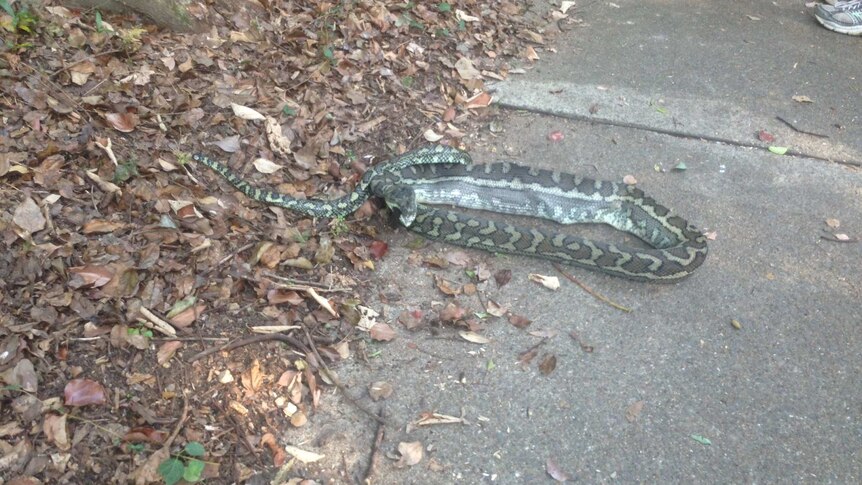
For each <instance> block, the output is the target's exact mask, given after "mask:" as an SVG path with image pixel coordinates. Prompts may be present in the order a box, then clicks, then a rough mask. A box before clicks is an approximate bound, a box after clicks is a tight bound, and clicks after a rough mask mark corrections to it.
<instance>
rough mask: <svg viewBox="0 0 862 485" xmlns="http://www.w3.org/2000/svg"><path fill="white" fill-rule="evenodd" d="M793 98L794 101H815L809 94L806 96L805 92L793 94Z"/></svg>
mask: <svg viewBox="0 0 862 485" xmlns="http://www.w3.org/2000/svg"><path fill="white" fill-rule="evenodd" d="M791 99H793V101H796V102H797V103H813V102H814V101H812V100H811V98H809V97H808V96H805V95H804V94H800V95H797V96H791Z"/></svg>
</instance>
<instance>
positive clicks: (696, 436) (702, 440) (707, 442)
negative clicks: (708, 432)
mask: <svg viewBox="0 0 862 485" xmlns="http://www.w3.org/2000/svg"><path fill="white" fill-rule="evenodd" d="M691 439H693V440H695V441H697V442H698V443H700V444H702V445H706V446H709V445H711V444H712V441H710V440H709V438H705V437H703V436H701V435H699V434H693V435H691Z"/></svg>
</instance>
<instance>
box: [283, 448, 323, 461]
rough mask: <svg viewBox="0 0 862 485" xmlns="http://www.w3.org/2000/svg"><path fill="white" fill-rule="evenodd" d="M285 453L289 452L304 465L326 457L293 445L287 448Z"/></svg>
mask: <svg viewBox="0 0 862 485" xmlns="http://www.w3.org/2000/svg"><path fill="white" fill-rule="evenodd" d="M284 451H286V452H288V453H289V454H290V455H291V456H293V457H294V458H296V459H297V460H299V461H301V462H303V463H314V462H316V461H319V460H322V459H323V458H325V457H326V455H321V454H319V453H314V452H313V451H306V450H303V449H301V448H297V447H296V446H291V445H287V446H285V447H284Z"/></svg>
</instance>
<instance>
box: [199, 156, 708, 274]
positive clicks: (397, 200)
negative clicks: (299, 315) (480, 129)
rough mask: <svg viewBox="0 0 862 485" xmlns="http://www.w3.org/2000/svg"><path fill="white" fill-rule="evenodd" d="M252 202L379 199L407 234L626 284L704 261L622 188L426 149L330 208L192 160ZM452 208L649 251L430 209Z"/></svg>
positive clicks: (314, 212)
mask: <svg viewBox="0 0 862 485" xmlns="http://www.w3.org/2000/svg"><path fill="white" fill-rule="evenodd" d="M194 159H195V160H197V161H198V162H200V163H203V164H204V165H206V166H207V167H209V168H211V169H213V170H215V171H216V172H218V173H219V174H221V175H222V176H224V177H225V178H226V179H228V181H230V182H231V183H232V184H233V185H234V186H235V187H237V188H238V189H239V190H240V191H242V192H243V193H245V194H246V195H247V196H249V197H250V198H252V199H255V200H258V201H261V202H264V203H267V204H276V205H280V206H283V207H287V208H290V209H292V210H295V211H297V212H301V213H304V214H308V215H311V216H315V217H339V216H342V217H343V216H345V215H347V214H349V213H351V212H353V211H354V210H355V209H356V208H358V207H359V206H360V205H361V204H362V202H364V201H365V200H366V199H367V198H368V197H370V196H372V195H374V196H379V197H382V198H383V199H384V201H386V204H387V205H388V206H389V207H390V208H392V209H393V210H396V211H397V212H398V213H399V216H400V220H401V222H402V224H404V225H405V226H406V227H407V228H408V229H410V230H411V231H414V232H416V233H418V234H421V235H422V236H424V237H426V238H429V239H434V240H439V241H443V242H446V243H449V244H455V245H460V246H465V247H469V248H477V249H482V250H486V251H491V252H495V253H509V254H517V255H526V256H534V257H539V258H543V259H549V260H553V261H559V262H562V263H567V264H573V265H576V266H581V267H585V268H589V269H594V270H598V271H602V272H604V273H607V274H611V275H614V276H620V277H623V278H626V279H630V280H637V281H652V282H674V281H677V280H679V279H681V278H684V277H686V276H688V275H690V274H691V273H692V272H693V271H694V270H695V269H696V268H697V267H699V266H700V265H701V264H703V261H704V260H705V258H706V255H707V245H706V238H705V237H704V235H703V234H702V233H701V232H700V231H698V230H697V229H696V228H694V227H693V226H691V225H690V224H689V223H688V222H687V221H686V220H685V219H682V218H680V217H678V216H674V215H672V214H671V213H670V210H669V209H667V208H666V207H664V206H662V205H661V204H659V203H658V202H656V201H655V200H654V199H652V198H650V197H648V196H646V195H645V194H644V193H643V191H641V190H640V189H638V188H636V187H633V186H631V185H626V184H620V183H615V182H608V181H597V180H592V179H588V178H582V177H578V176H575V175H571V174H566V173H562V172H552V171H548V170H538V169H532V168H528V167H523V166H519V165H515V164H511V163H505V162H501V163H493V164H487V165H471V164H470V158H469V156H468V155H467V154H466V153H464V152H462V151H460V150H456V149H453V148H449V147H443V146H437V147H426V148H421V149H418V150H414V151H412V152H408V153H405V154H404V155H401V156H399V157H396V158H395V159H393V160H391V161H390V162H387V163H385V164H381V165H378V166H375V167H374V168H372V169H370V170H368V171H367V172H366V173H365V174H364V175H363V177H362V179H361V181H360V183H359V184H358V185H357V188H356V189H355V190H354V191H353V192H352V193H351V194H349V195H347V196H344V197H342V198H340V199H335V200H333V201H318V200H298V199H293V198H290V197H286V196H284V195H281V194H277V193H273V192H270V191H266V190H261V189H258V188H256V187H253V186H251V185H249V184H248V183H247V182H245V181H243V180H242V179H240V178H239V177H237V176H236V175H234V174H233V172H231V171H230V169H228V168H227V167H225V166H224V165H222V164H221V163H219V162H216V161H213V160H211V159H209V158H207V157H205V156H202V155H195V156H194ZM429 204H430V205H454V206H458V207H463V208H469V209H480V210H486V211H491V212H497V213H504V214H513V215H521V216H530V217H537V218H543V219H547V220H550V221H554V222H557V223H560V224H575V223H604V224H607V225H610V226H611V227H614V228H616V229H618V230H621V231H625V232H628V233H630V234H633V235H635V236H637V237H638V238H640V239H641V240H643V241H644V242H646V243H647V244H648V245H650V246H651V247H650V248H635V247H631V246H626V245H622V244H612V243H606V242H602V241H594V240H590V239H584V238H581V237H577V236H574V235H569V234H563V233H552V232H549V231H545V230H542V229H535V228H525V227H519V226H516V225H513V224H510V223H508V222H502V221H495V220H492V219H486V218H482V217H474V216H470V215H467V214H463V213H458V212H453V211H449V210H446V209H444V208H442V207H431V206H430V205H429Z"/></svg>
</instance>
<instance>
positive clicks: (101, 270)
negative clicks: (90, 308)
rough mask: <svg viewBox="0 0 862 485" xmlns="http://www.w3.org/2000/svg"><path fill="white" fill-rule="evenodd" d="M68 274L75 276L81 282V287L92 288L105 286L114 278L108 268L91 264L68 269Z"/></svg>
mask: <svg viewBox="0 0 862 485" xmlns="http://www.w3.org/2000/svg"><path fill="white" fill-rule="evenodd" d="M69 272H70V273H73V274H75V275H77V277H79V278H80V279H81V280H82V281H83V283H82V285H81V286H86V285H90V286H92V287H93V288H99V287H100V286H105V285H106V284H108V282H109V281H111V278H113V277H114V271H113V270H111V269H110V268H107V267H105V266H97V265H92V264H88V265H87V266H76V267H74V268H69Z"/></svg>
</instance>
